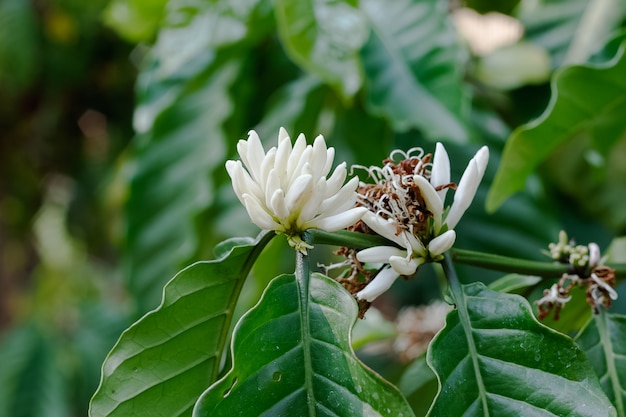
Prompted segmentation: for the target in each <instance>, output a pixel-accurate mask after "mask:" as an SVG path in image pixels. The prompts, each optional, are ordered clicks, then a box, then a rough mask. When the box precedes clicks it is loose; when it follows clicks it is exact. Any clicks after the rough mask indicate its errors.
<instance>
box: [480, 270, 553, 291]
mask: <svg viewBox="0 0 626 417" xmlns="http://www.w3.org/2000/svg"><path fill="white" fill-rule="evenodd" d="M540 282H541V277H537V276H534V275H520V274H508V275H505V276H503V277H502V278H500V279H498V280H496V281H494V282H492V283H491V284H489V289H491V290H493V291H498V292H506V293H515V292H516V291H518V290H522V289H524V288H528V287H532V286H534V285H537V284H538V283H540Z"/></svg>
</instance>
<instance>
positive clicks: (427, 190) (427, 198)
mask: <svg viewBox="0 0 626 417" xmlns="http://www.w3.org/2000/svg"><path fill="white" fill-rule="evenodd" d="M413 181H414V182H415V185H417V186H418V187H419V189H420V193H421V194H422V198H423V199H424V202H425V203H426V207H427V208H428V211H430V212H431V213H432V215H433V220H434V227H435V230H439V228H440V227H441V216H442V215H443V201H441V198H439V195H438V194H437V191H435V189H434V188H433V186H432V184H431V183H430V182H428V181H427V180H426V178H424V177H422V176H421V175H414V176H413Z"/></svg>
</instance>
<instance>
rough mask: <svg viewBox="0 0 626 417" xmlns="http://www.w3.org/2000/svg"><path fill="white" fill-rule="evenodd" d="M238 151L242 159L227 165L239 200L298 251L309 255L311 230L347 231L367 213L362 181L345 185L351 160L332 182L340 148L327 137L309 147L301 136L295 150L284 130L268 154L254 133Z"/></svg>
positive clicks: (264, 226)
mask: <svg viewBox="0 0 626 417" xmlns="http://www.w3.org/2000/svg"><path fill="white" fill-rule="evenodd" d="M237 151H238V153H239V156H240V157H241V161H227V162H226V170H227V171H228V175H230V177H231V179H232V183H233V188H234V190H235V193H236V194H237V197H238V198H239V201H241V203H242V204H243V205H244V206H245V208H246V210H247V211H248V215H249V216H250V219H251V220H252V222H253V223H254V224H256V225H257V226H259V227H260V228H261V229H266V230H274V231H276V232H277V233H282V234H285V235H287V237H288V240H289V244H290V245H291V246H293V247H294V248H296V250H298V251H301V252H304V253H306V249H307V248H310V245H308V244H306V243H305V242H303V241H302V239H301V238H300V235H301V234H302V232H304V231H305V230H307V229H309V228H319V229H322V230H325V231H329V232H332V231H336V230H340V229H344V228H346V227H348V226H350V225H352V224H354V223H355V222H356V221H358V220H359V219H360V218H361V216H362V215H363V213H364V212H366V211H367V210H366V209H365V208H362V207H355V203H356V199H357V194H356V192H355V190H356V187H357V186H358V183H359V179H358V177H354V178H352V179H351V180H350V181H348V183H346V184H345V185H344V181H345V179H346V175H347V172H346V163H345V162H344V163H341V164H340V165H339V166H338V167H337V168H335V170H334V171H333V173H332V175H331V176H330V177H329V178H326V177H327V175H328V174H329V172H330V170H331V168H332V164H333V159H334V156H335V150H334V148H327V147H326V142H325V141H324V138H323V137H322V136H321V135H320V136H318V137H317V138H316V139H315V141H314V143H313V145H307V144H306V139H305V137H304V135H302V134H301V135H300V136H298V139H297V140H296V142H295V144H294V145H293V147H292V145H291V140H290V138H289V135H288V134H287V132H286V131H285V129H283V128H280V131H279V134H278V147H273V148H271V149H270V150H269V151H267V153H265V151H264V149H263V145H262V144H261V141H260V139H259V136H258V135H257V133H256V132H255V131H253V130H252V131H250V132H249V133H248V140H247V141H246V140H240V141H239V143H238V144H237ZM242 161H243V164H242ZM244 165H245V168H244Z"/></svg>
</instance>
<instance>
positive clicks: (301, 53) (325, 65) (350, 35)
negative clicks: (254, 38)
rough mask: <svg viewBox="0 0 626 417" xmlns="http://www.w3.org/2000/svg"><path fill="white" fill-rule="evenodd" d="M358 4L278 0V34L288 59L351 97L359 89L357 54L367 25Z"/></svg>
mask: <svg viewBox="0 0 626 417" xmlns="http://www.w3.org/2000/svg"><path fill="white" fill-rule="evenodd" d="M356 5H357V2H356V1H354V0H350V1H335V2H329V1H325V0H303V1H291V0H277V1H276V2H275V13H276V20H277V22H278V31H279V35H280V37H281V40H282V42H283V45H284V46H285V49H286V50H287V52H288V53H289V55H290V56H291V58H292V59H293V60H294V61H295V62H297V63H298V64H299V65H300V66H302V67H303V68H304V69H305V70H307V71H309V72H311V73H312V74H314V75H316V76H318V77H319V78H320V79H322V80H324V81H325V82H327V83H328V84H330V85H332V86H333V87H335V88H336V89H337V90H338V91H339V93H340V94H341V95H342V96H344V97H351V96H352V95H354V93H356V92H357V91H358V90H359V88H360V87H361V82H362V80H361V73H360V69H359V59H358V51H359V49H360V48H361V46H362V45H363V43H364V42H365V40H366V38H367V23H366V20H365V19H364V16H363V14H362V13H361V11H360V10H359V9H357V7H356Z"/></svg>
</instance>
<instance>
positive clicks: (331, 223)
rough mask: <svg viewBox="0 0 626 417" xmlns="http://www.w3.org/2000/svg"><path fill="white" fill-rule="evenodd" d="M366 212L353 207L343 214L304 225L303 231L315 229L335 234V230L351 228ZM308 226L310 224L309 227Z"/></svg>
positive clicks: (364, 209) (363, 209)
mask: <svg viewBox="0 0 626 417" xmlns="http://www.w3.org/2000/svg"><path fill="white" fill-rule="evenodd" d="M366 212H367V209H366V208H365V207H355V208H352V209H350V210H347V211H344V212H343V213H339V214H335V215H334V216H329V217H322V218H320V219H318V220H313V221H311V222H308V223H305V227H303V229H308V228H309V227H317V228H319V229H322V230H326V231H327V232H335V231H337V230H341V229H345V228H346V227H348V226H352V225H353V224H354V223H356V222H357V221H358V220H359V219H360V218H361V217H362V216H363V214H365V213H366ZM309 224H311V225H310V226H309Z"/></svg>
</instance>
